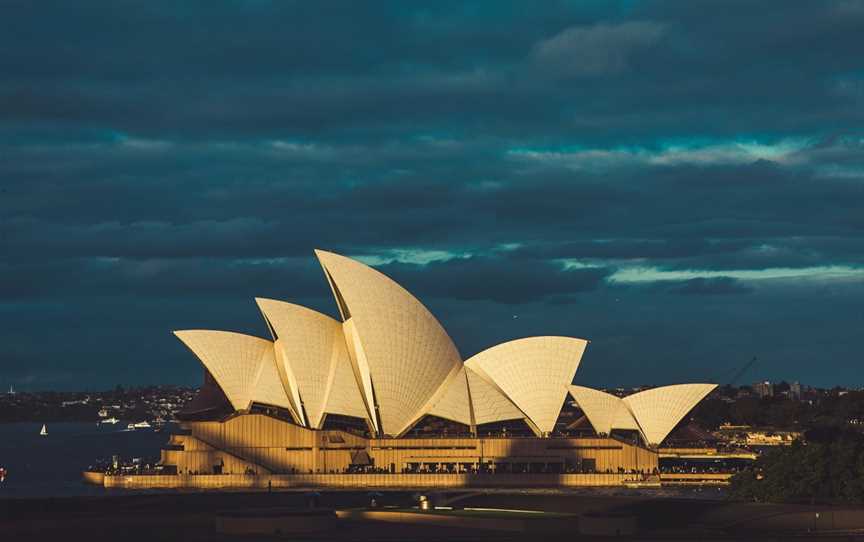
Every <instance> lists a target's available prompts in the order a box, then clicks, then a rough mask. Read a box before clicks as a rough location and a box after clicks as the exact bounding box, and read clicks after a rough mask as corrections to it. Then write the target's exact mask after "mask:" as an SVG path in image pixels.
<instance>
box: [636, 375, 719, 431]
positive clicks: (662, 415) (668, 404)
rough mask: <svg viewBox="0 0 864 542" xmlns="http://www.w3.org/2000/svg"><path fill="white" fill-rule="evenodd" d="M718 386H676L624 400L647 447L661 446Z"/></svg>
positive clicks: (654, 389) (642, 393) (645, 392)
mask: <svg viewBox="0 0 864 542" xmlns="http://www.w3.org/2000/svg"><path fill="white" fill-rule="evenodd" d="M716 387H717V384H675V385H672V386H662V387H659V388H653V389H650V390H645V391H640V392H639V393H634V394H633V395H628V396H627V397H625V398H624V399H623V401H624V403H626V404H627V407H628V408H629V409H630V412H632V413H633V416H634V417H635V418H636V421H637V422H639V426H640V427H641V428H642V432H643V433H644V435H645V439H646V440H647V441H648V444H651V445H659V444H660V443H661V442H663V439H665V438H666V437H667V436H668V435H669V433H670V432H671V431H672V430H673V429H674V428H675V426H676V425H678V422H680V421H681V420H682V419H683V418H684V416H686V415H687V413H688V412H690V411H691V410H693V407H695V406H696V405H697V404H698V403H699V401H701V400H702V399H704V398H705V396H706V395H708V394H709V393H711V391H712V390H713V389H714V388H716Z"/></svg>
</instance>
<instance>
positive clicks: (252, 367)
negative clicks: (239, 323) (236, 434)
mask: <svg viewBox="0 0 864 542" xmlns="http://www.w3.org/2000/svg"><path fill="white" fill-rule="evenodd" d="M174 335H175V336H176V337H177V338H178V339H180V341H181V342H183V344H185V345H186V346H187V347H188V348H189V349H190V350H191V351H192V353H193V354H195V356H196V357H197V358H198V359H199V360H200V361H201V363H202V364H203V365H204V367H205V368H206V369H207V370H208V371H209V372H210V374H211V375H212V376H213V379H214V380H215V381H216V383H217V384H218V385H219V388H220V389H221V390H222V392H223V393H224V394H225V396H226V397H227V398H228V401H229V402H230V403H231V407H232V408H234V409H235V410H246V409H248V408H249V407H250V406H251V404H252V403H253V402H261V403H266V404H269V405H273V406H277V407H281V408H285V409H287V410H288V411H289V412H290V413H291V415H292V416H294V417H295V418H296V416H297V413H296V412H295V411H294V409H293V406H292V405H291V403H290V401H289V400H288V396H287V395H286V394H285V391H284V389H283V388H282V386H281V383H280V382H279V377H278V371H277V369H276V359H275V353H274V348H273V343H272V342H270V341H268V340H266V339H261V338H259V337H253V336H251V335H245V334H243V333H235V332H233V331H214V330H206V329H192V330H180V331H175V332H174Z"/></svg>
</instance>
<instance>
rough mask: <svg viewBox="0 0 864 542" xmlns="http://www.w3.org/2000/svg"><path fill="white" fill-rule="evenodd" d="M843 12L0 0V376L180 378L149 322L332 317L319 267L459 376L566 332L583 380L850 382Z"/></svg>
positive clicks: (854, 165)
mask: <svg viewBox="0 0 864 542" xmlns="http://www.w3.org/2000/svg"><path fill="white" fill-rule="evenodd" d="M860 5H861V3H860V2H856V1H853V0H837V1H833V2H822V3H816V2H799V3H789V2H786V1H783V0H777V1H765V2H760V3H758V4H753V3H752V2H743V1H738V0H734V1H729V2H723V3H717V2H711V1H701V0H697V1H691V2H672V3H670V2H653V1H645V2H629V1H622V2H579V3H572V2H566V1H561V2H558V1H552V2H545V3H543V5H542V6H537V5H533V4H518V3H506V2H505V3H502V2H498V1H488V2H483V1H478V2H469V3H464V2H450V1H444V2H435V3H427V4H426V5H417V4H405V3H401V2H392V3H386V2H385V3H380V4H375V5H367V4H360V3H357V2H319V3H311V4H297V3H285V2H282V3H274V2H229V3H220V4H218V5H213V4H212V3H210V2H187V3H184V4H183V5H182V6H170V7H166V6H162V5H159V4H154V3H152V2H140V1H135V0H129V1H124V2H121V3H119V4H118V3H98V2H97V3H91V4H87V5H79V4H74V3H68V2H49V3H47V4H46V3H44V2H43V3H40V4H39V5H38V6H37V5H36V4H33V3H31V2H24V1H17V0H10V1H7V2H0V8H2V11H3V14H4V16H3V17H2V18H0V341H2V342H3V344H6V345H12V346H11V347H9V348H7V355H6V357H5V358H0V359H2V361H0V367H2V368H3V374H6V375H10V376H9V377H8V378H12V379H18V381H21V382H25V381H26V382H40V381H41V382H43V383H44V384H43V386H50V387H75V386H78V385H81V384H80V383H81V382H82V381H87V382H91V381H94V382H95V381H96V380H99V381H100V382H103V383H106V384H107V385H111V384H114V383H116V381H118V380H122V379H124V378H127V377H128V378H129V379H132V380H137V381H171V380H183V381H191V380H193V379H194V378H196V375H197V366H196V364H195V363H194V362H191V360H189V359H188V354H187V353H186V351H185V350H184V349H182V348H179V347H177V345H175V344H174V341H173V340H172V339H171V337H170V335H169V334H168V331H169V330H170V329H174V328H177V327H218V328H223V329H224V328H227V329H232V328H233V329H238V330H240V331H245V332H250V333H256V334H259V335H260V334H262V332H263V331H266V330H263V329H262V327H261V325H260V318H259V317H258V315H257V312H256V309H255V307H254V303H253V302H252V300H251V298H252V297H254V296H261V295H263V296H269V297H276V298H285V299H290V300H292V301H299V302H302V303H309V304H311V305H312V306H314V307H315V308H318V309H320V310H325V311H329V313H330V314H333V306H332V301H331V300H330V299H329V290H328V289H327V287H326V282H325V281H323V279H322V277H321V272H320V268H319V267H318V265H317V263H316V262H315V261H314V258H313V257H312V249H313V248H315V247H321V248H327V249H332V250H335V251H337V252H341V253H345V254H348V255H354V256H360V257H365V258H370V261H375V262H383V263H380V264H379V268H380V269H381V270H382V271H384V272H386V273H388V274H390V275H392V276H393V277H394V278H395V279H396V280H398V281H399V282H401V283H403V284H404V285H405V286H406V287H407V288H408V289H409V290H411V291H412V292H415V293H416V294H417V295H418V296H419V297H420V298H421V299H422V300H423V301H424V302H426V303H427V304H428V305H429V306H430V308H432V310H433V311H434V312H435V313H436V314H437V315H439V316H440V317H441V319H442V322H444V323H445V325H446V326H447V329H448V330H449V331H450V332H451V333H452V335H453V336H454V337H455V338H456V340H457V342H458V344H459V346H460V349H461V350H462V351H463V353H465V354H466V355H467V354H471V353H474V352H476V351H478V350H479V349H482V348H484V347H487V346H490V345H491V344H494V343H495V342H499V341H502V340H507V339H510V338H514V337H518V336H524V335H530V334H545V333H550V334H567V335H576V336H583V337H586V338H590V339H592V341H593V342H592V345H591V347H590V349H589V353H588V356H587V357H586V360H585V365H583V368H584V370H585V371H586V372H585V377H586V378H588V379H589V381H590V380H593V381H594V382H602V383H609V384H615V383H618V381H619V380H621V379H622V378H623V376H622V375H627V378H630V379H632V382H631V383H639V382H640V381H642V382H649V383H661V382H663V381H664V380H683V379H687V378H693V379H696V378H702V379H704V378H708V376H710V375H707V373H705V367H707V366H711V367H728V366H730V365H735V364H736V363H737V361H736V360H737V359H738V353H739V352H747V354H746V355H745V354H742V359H743V361H746V358H747V356H748V355H752V354H750V353H751V352H753V351H757V350H758V351H759V352H762V353H763V355H764V356H767V357H766V359H767V358H770V357H771V356H775V358H776V360H777V361H776V362H775V363H774V365H771V364H770V363H768V362H766V363H767V364H766V367H769V368H770V369H771V370H772V371H774V372H775V373H776V374H773V373H766V374H765V375H764V376H765V377H767V378H775V377H776V378H787V377H788V378H798V379H800V380H804V381H807V380H808V379H811V380H813V381H814V383H826V384H832V383H835V382H837V381H841V380H842V379H841V377H839V376H838V377H837V378H836V379H835V378H834V377H833V376H832V375H834V374H836V375H846V376H845V377H843V378H845V380H842V381H845V382H852V381H854V378H857V376H856V377H854V378H853V376H850V375H851V373H849V371H847V369H848V364H849V360H852V359H856V356H858V352H857V351H856V350H855V343H854V341H852V340H851V338H852V337H854V336H856V334H857V333H858V330H859V329H860V325H861V323H862V317H864V316H862V312H861V308H860V307H861V306H864V303H861V296H862V291H864V286H862V284H864V275H862V274H864V256H862V255H864V245H862V239H864V237H862V233H864V213H862V209H864V139H862V138H864V133H862V131H861V126H862V125H864V124H862V122H864V107H862V106H864V91H862V89H864V84H862V81H864V76H862V65H861V60H860V59H861V58H862V57H864V41H862V40H861V39H860V34H861V28H862V25H864V16H862V10H861V8H860ZM778 269H779V270H781V271H782V272H778ZM680 277H685V279H681V278H680ZM766 277H768V278H766ZM771 277H773V278H771ZM745 293H746V294H747V295H731V294H745ZM686 294H691V295H686ZM856 302H857V304H856ZM46 329H50V330H51V331H52V333H53V334H54V336H55V337H56V338H55V340H53V341H45V340H44V336H45V330H46ZM750 330H758V332H755V331H750ZM157 337H158V338H157ZM163 341H164V342H163ZM766 341H768V342H766ZM130 344H147V345H153V346H152V350H150V351H148V349H141V350H135V349H130V347H129V345H130ZM60 345H62V348H61V347H60ZM724 348H727V349H726V350H724ZM766 350H767V353H765V351H766ZM763 355H760V359H761V357H763ZM815 358H819V359H820V361H822V367H823V368H824V370H820V371H819V372H815V373H814V372H813V371H812V370H810V369H807V368H808V367H812V366H813V364H812V361H813V359H815ZM781 359H782V360H783V361H782V363H781V361H780V360H781ZM118 360H119V361H118ZM743 361H742V363H743ZM129 366H135V367H141V366H146V367H148V368H149V369H148V370H147V371H144V370H143V369H142V370H141V371H140V372H136V373H132V372H127V368H128V367H129ZM88 367H94V368H97V367H98V370H95V371H93V372H92V374H90V373H87V374H86V376H87V378H86V379H85V378H84V375H85V373H86V371H87V368H88ZM784 371H786V372H784ZM796 371H797V372H796ZM808 371H809V372H808ZM790 372H796V374H794V375H793V374H789V373H790ZM781 373H782V374H781ZM97 377H98V378H97ZM2 379H3V377H0V380H2ZM817 381H818V382H817ZM49 383H50V384H49ZM33 385H34V386H36V385H37V384H33Z"/></svg>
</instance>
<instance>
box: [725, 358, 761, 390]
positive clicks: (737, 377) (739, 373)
mask: <svg viewBox="0 0 864 542" xmlns="http://www.w3.org/2000/svg"><path fill="white" fill-rule="evenodd" d="M756 359H757V358H756V356H753V359H751V360H750V361H748V362H747V363H745V364H744V366H743V367H741V368H740V369H738V371H736V372H735V374H734V375H732V378H730V379H729V382H727V383H726V385H727V386H731V385H733V384H735V383H736V382H738V380H740V379H741V377H742V376H744V373H746V372H747V371H748V370H749V369H750V367H753V365H754V364H755V363H756Z"/></svg>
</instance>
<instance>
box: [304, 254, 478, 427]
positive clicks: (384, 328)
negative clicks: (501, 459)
mask: <svg viewBox="0 0 864 542" xmlns="http://www.w3.org/2000/svg"><path fill="white" fill-rule="evenodd" d="M315 254H316V256H317V257H318V260H319V261H320V262H321V266H322V267H323V268H324V271H325V273H326V275H327V279H328V281H329V282H330V286H331V287H332V289H333V294H334V296H335V297H336V301H337V304H338V305H339V310H340V312H341V313H342V317H343V319H344V320H345V321H348V320H350V321H351V322H352V323H353V325H354V328H355V329H356V333H357V338H358V340H359V343H360V347H361V348H362V349H363V354H364V356H365V359H366V360H367V362H368V367H369V372H370V376H371V381H372V389H373V394H374V402H375V405H376V408H377V412H378V417H379V419H380V422H381V427H380V431H381V433H383V434H384V435H392V436H396V435H400V434H402V433H403V432H404V431H406V430H407V429H409V428H410V426H411V424H413V423H414V422H415V421H416V420H418V419H419V418H420V417H421V416H423V415H424V414H427V413H428V412H429V410H430V409H431V408H432V406H433V404H434V403H435V401H436V400H437V399H438V398H439V397H440V393H441V390H442V389H443V388H442V386H443V385H444V383H445V382H447V381H448V379H449V378H450V377H451V375H453V374H455V373H456V372H458V371H459V370H460V369H461V368H462V360H461V357H460V356H459V351H458V350H457V349H456V346H455V345H454V344H453V341H452V340H451V339H450V337H449V336H448V335H447V333H446V331H444V328H443V327H442V326H441V324H440V323H439V322H438V320H436V319H435V317H434V316H433V315H432V313H430V312H429V310H428V309H427V308H426V307H425V306H423V304H422V303H420V301H418V300H417V298H415V297H414V296H413V295H411V294H410V293H409V292H408V291H406V290H405V289H404V288H402V287H401V286H399V285H398V284H397V283H396V282H394V281H393V280H392V279H390V278H389V277H387V276H386V275H384V274H382V273H380V272H379V271H376V270H375V269H372V268H371V267H369V266H366V265H364V264H362V263H360V262H358V261H355V260H352V259H350V258H346V257H344V256H340V255H338V254H333V253H331V252H326V251H323V250H316V251H315Z"/></svg>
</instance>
